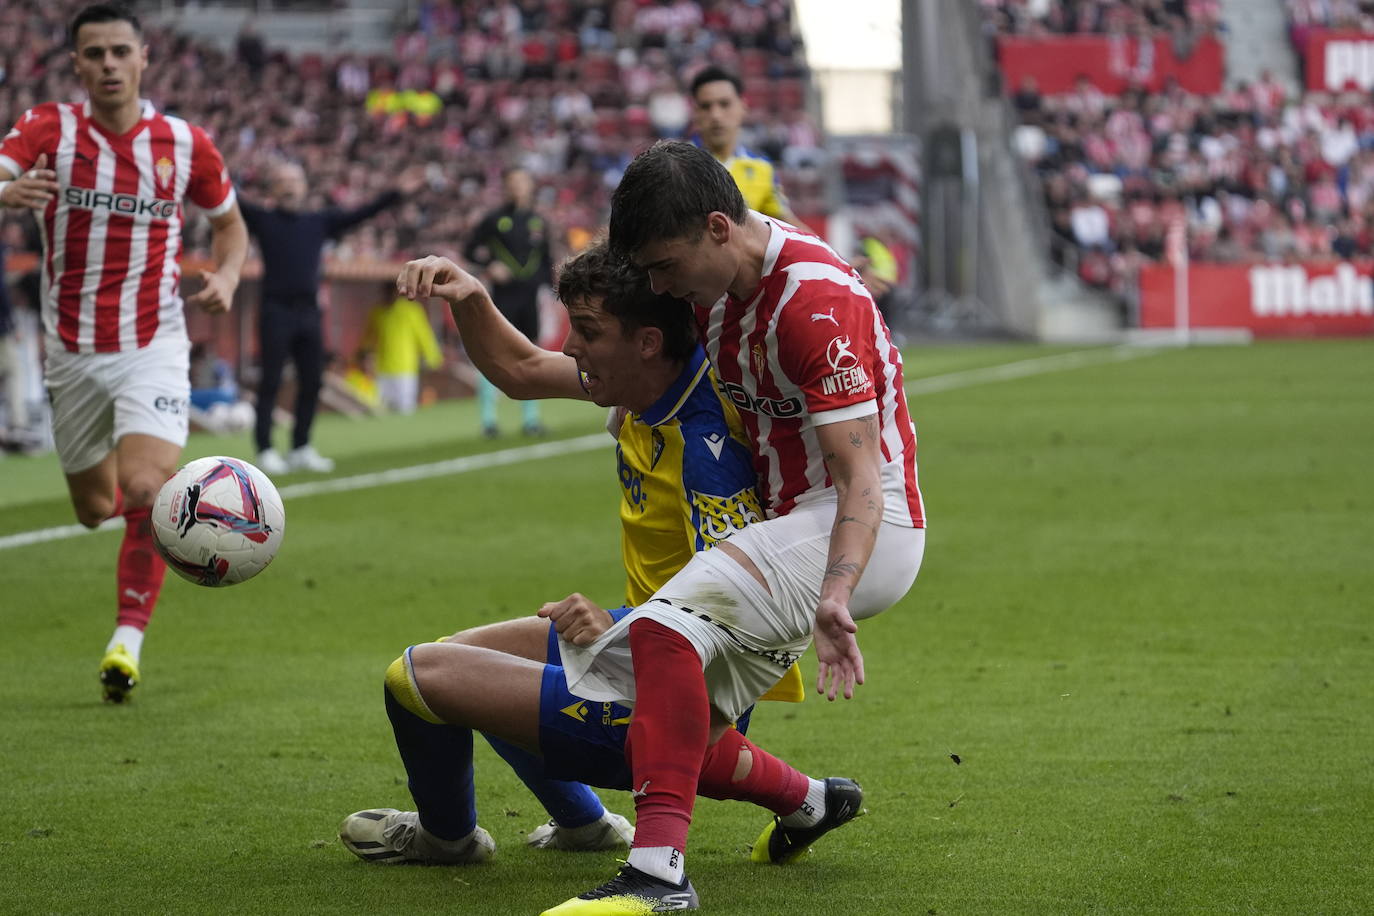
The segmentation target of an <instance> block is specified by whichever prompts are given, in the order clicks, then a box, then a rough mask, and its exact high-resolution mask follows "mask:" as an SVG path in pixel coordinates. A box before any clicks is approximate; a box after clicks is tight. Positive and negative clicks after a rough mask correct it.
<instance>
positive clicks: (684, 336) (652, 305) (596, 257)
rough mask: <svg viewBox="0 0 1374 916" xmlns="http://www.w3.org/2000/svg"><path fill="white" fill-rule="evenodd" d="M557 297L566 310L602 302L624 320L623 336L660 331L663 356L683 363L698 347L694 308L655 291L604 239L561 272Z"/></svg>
mask: <svg viewBox="0 0 1374 916" xmlns="http://www.w3.org/2000/svg"><path fill="white" fill-rule="evenodd" d="M557 292H558V299H559V301H560V302H562V303H563V304H564V305H565V306H570V305H573V304H574V303H577V302H583V301H585V300H588V299H600V300H601V308H602V309H603V310H605V312H606V313H607V314H608V315H611V316H613V317H614V318H615V319H616V320H617V321H619V322H620V328H621V332H622V333H624V334H629V333H630V332H632V331H635V330H637V329H639V328H658V329H659V330H660V331H662V332H663V355H664V356H666V357H667V358H668V359H670V360H672V361H673V362H678V363H685V362H686V361H687V360H688V359H690V358H691V356H692V353H693V352H694V351H695V350H696V347H697V329H696V323H695V321H694V320H693V318H692V307H691V306H690V305H688V304H687V303H686V302H683V301H682V300H681V299H674V298H673V297H672V296H669V295H666V294H661V293H655V292H654V291H653V290H652V289H651V288H650V287H649V277H648V274H646V273H645V272H644V271H642V270H638V269H636V268H635V267H634V265H632V264H631V263H630V262H629V261H628V260H626V259H625V258H622V257H619V256H618V255H615V254H612V253H611V250H610V246H609V245H607V244H606V238H605V236H604V235H603V236H600V237H598V238H597V239H596V240H595V241H593V242H592V243H591V244H590V245H588V246H587V247H586V248H584V249H583V250H582V251H581V252H580V253H578V254H577V255H575V256H573V257H571V258H569V259H568V260H566V261H564V262H563V264H562V265H561V266H560V267H559V268H558V288H557Z"/></svg>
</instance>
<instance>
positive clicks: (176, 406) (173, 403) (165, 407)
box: [153, 395, 186, 417]
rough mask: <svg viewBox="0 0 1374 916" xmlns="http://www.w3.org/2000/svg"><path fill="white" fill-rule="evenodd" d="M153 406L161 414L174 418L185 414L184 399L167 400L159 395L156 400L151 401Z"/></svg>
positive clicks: (167, 398)
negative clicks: (167, 414)
mask: <svg viewBox="0 0 1374 916" xmlns="http://www.w3.org/2000/svg"><path fill="white" fill-rule="evenodd" d="M153 406H154V407H155V408H157V409H158V410H160V411H162V412H163V413H169V414H171V415H172V416H174V417H179V416H181V415H182V414H183V413H185V412H186V399H185V398H169V397H166V396H163V395H159V396H158V398H157V399H156V400H155V401H153Z"/></svg>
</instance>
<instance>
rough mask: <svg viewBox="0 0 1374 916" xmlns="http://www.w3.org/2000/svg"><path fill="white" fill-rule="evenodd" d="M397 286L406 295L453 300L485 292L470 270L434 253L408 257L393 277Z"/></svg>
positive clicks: (414, 297) (457, 300)
mask: <svg viewBox="0 0 1374 916" xmlns="http://www.w3.org/2000/svg"><path fill="white" fill-rule="evenodd" d="M396 290H397V292H399V293H400V294H401V295H402V296H405V297H406V298H407V299H416V300H419V299H428V298H429V297H430V296H438V297H439V298H440V299H444V300H446V301H447V302H450V303H454V304H456V303H459V302H462V301H463V300H464V299H467V298H469V297H471V296H475V295H479V294H482V295H484V294H485V293H486V290H485V289H484V288H483V287H482V284H481V282H480V281H479V280H478V279H477V278H476V277H474V276H473V275H472V274H470V273H468V272H467V271H466V270H463V268H461V267H459V266H458V265H457V264H455V263H454V262H453V261H451V260H449V259H448V258H441V257H439V256H438V255H433V254H432V255H430V256H429V257H427V258H417V259H416V260H414V261H407V262H406V265H405V266H404V267H402V268H401V272H400V274H398V275H397V277H396Z"/></svg>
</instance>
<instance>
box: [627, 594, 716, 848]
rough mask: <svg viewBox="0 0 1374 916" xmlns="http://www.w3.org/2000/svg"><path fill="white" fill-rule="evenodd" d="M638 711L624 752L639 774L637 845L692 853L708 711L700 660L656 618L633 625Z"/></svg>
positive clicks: (694, 651) (682, 637) (687, 644)
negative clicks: (691, 835)
mask: <svg viewBox="0 0 1374 916" xmlns="http://www.w3.org/2000/svg"><path fill="white" fill-rule="evenodd" d="M630 654H631V655H632V656H633V658H634V666H635V712H634V718H632V719H631V720H630V732H629V736H628V740H627V741H626V742H625V752H626V755H627V756H628V757H629V760H630V770H631V772H632V773H633V774H634V788H635V793H634V796H635V841H634V845H635V847H636V848H639V847H653V846H671V847H673V848H674V849H678V850H685V849H686V848H687V828H688V827H689V826H691V823H692V805H693V804H694V803H695V802H696V788H697V780H698V777H699V776H700V774H701V761H702V757H703V756H704V755H705V753H706V739H707V738H708V737H709V734H710V722H711V712H710V706H709V705H708V703H707V699H706V679H705V677H703V676H702V672H701V657H700V656H699V655H697V652H696V649H694V648H692V644H691V643H690V642H688V641H687V638H686V637H684V636H682V635H681V634H679V633H676V632H674V631H673V630H670V629H668V628H667V627H665V626H663V624H661V623H658V622H656V621H653V620H639V621H636V622H634V623H633V624H631V625H630Z"/></svg>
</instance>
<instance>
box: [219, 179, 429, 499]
mask: <svg viewBox="0 0 1374 916" xmlns="http://www.w3.org/2000/svg"><path fill="white" fill-rule="evenodd" d="M423 180H424V178H423V173H422V172H421V171H420V170H418V169H408V170H406V171H405V172H402V173H401V176H400V178H399V180H398V181H397V184H396V189H394V190H391V191H387V192H386V193H384V194H382V195H380V196H379V197H377V198H376V199H375V200H373V201H372V202H370V203H368V204H366V205H364V206H361V207H358V208H357V209H354V210H336V209H334V208H327V209H324V210H304V209H301V208H302V205H303V204H304V203H305V197H306V182H305V170H304V169H302V168H301V167H300V166H299V165H297V164H296V163H283V164H281V165H279V166H277V168H276V169H275V170H274V172H273V174H272V185H271V190H272V198H273V204H274V206H273V207H271V208H269V207H262V206H257V205H255V204H252V203H249V202H247V201H244V200H242V199H240V201H239V207H240V209H241V210H242V211H243V218H244V221H245V222H247V224H248V231H249V232H250V233H252V235H253V237H254V238H255V239H257V242H258V248H259V250H260V251H261V254H262V306H261V309H260V311H259V313H258V355H259V359H260V360H261V363H262V377H261V379H260V380H259V382H258V400H257V423H256V424H255V425H254V429H253V436H254V440H255V444H256V445H257V449H258V467H260V468H262V470H263V471H264V472H266V473H267V474H283V473H286V472H288V471H321V472H328V471H332V470H333V469H334V462H333V461H332V460H330V459H329V458H325V457H324V456H322V455H321V454H320V453H319V452H317V451H315V447H314V446H312V445H311V444H310V427H311V424H312V423H314V420H315V407H316V405H317V404H318V403H319V398H320V384H321V380H322V379H323V377H324V332H323V329H322V327H321V323H320V306H319V300H318V299H317V298H316V295H317V293H318V291H319V287H320V255H321V252H322V250H323V249H324V243H325V242H326V241H332V240H336V239H338V238H339V237H340V236H341V235H343V234H344V233H345V232H347V231H348V230H349V229H351V228H353V227H354V226H356V225H357V224H358V223H361V222H362V221H363V220H365V219H367V218H368V217H370V216H374V215H376V214H377V213H380V212H381V211H382V210H385V209H386V208H387V207H393V206H395V205H396V204H398V203H400V202H401V200H402V199H403V195H405V194H411V193H414V192H415V191H417V190H419V188H420V185H421V184H422V183H423ZM287 357H290V358H291V360H292V362H294V363H295V365H296V426H295V429H294V430H293V431H292V434H291V451H290V452H288V453H287V454H286V455H285V457H283V456H282V455H281V453H279V452H278V451H277V450H276V449H275V448H273V447H272V409H273V408H274V407H275V406H276V403H277V390H278V388H280V386H281V375H282V369H283V367H284V366H285V365H286V360H287Z"/></svg>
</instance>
